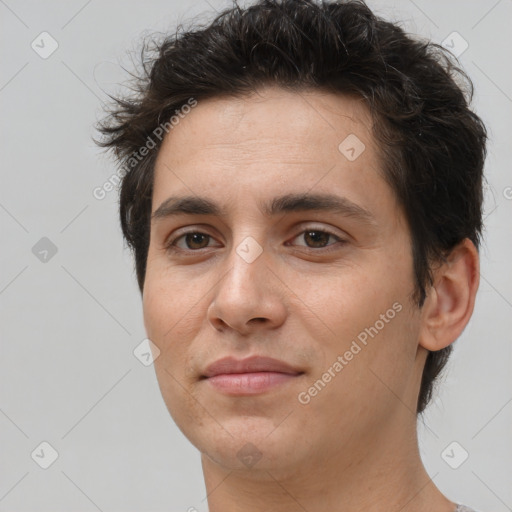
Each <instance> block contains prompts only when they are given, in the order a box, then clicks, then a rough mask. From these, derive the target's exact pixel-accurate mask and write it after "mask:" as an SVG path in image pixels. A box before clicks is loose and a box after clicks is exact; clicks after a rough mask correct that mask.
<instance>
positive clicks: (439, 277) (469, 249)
mask: <svg viewBox="0 0 512 512" xmlns="http://www.w3.org/2000/svg"><path fill="white" fill-rule="evenodd" d="M433 277H434V284H433V285H432V287H431V288H430V290H428V291H427V297H426V299H425V303H424V305H423V308H422V315H421V328H420V337H419V344H420V346H422V347H424V348H426V349H427V350H430V351H437V350H441V349H442V348H445V347H447V346H448V345H450V344H451V343H453V342H454V341H455V340H456V339H457V338H458V337H459V336H460V335H461V333H462V331H463V330H464V328H465V327H466V325H467V323H468V322H469V319H470V318H471V315H472V314H473V309H474V306H475V296H476V292H477V290H478V284H479V282H480V260H479V256H478V252H477V250H476V248H475V246H474V244H473V242H471V240H469V239H468V238H465V239H464V240H463V241H462V242H461V243H460V244H459V245H457V246H456V247H455V248H454V249H453V250H452V251H451V252H450V255H449V256H448V259H447V261H445V262H444V263H443V264H442V265H441V266H440V267H439V268H438V269H436V270H435V271H434V276H433Z"/></svg>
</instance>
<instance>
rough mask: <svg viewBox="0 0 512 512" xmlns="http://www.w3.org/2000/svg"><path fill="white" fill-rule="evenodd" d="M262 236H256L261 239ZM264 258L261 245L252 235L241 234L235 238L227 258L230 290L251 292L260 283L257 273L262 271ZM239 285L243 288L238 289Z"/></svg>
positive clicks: (264, 262)
mask: <svg viewBox="0 0 512 512" xmlns="http://www.w3.org/2000/svg"><path fill="white" fill-rule="evenodd" d="M262 236H263V235H260V236H259V237H258V238H259V239H260V240H261V237H262ZM266 259H267V258H265V257H264V248H263V245H262V244H260V242H258V240H257V239H256V238H255V237H254V236H252V235H241V236H240V237H239V238H238V240H236V239H235V240H234V244H233V247H232V249H231V254H230V255H229V258H228V260H229V262H228V265H229V268H230V269H231V270H230V272H229V273H228V276H229V277H228V281H229V288H230V291H231V292H235V293H236V290H235V289H237V290H238V291H239V292H240V293H245V294H247V293H249V292H252V293H253V292H254V291H255V290H256V289H257V288H258V287H259V285H260V284H261V283H262V279H258V274H261V273H262V272H264V267H265V264H266V261H265V260H266ZM240 287H242V288H243V289H242V290H240Z"/></svg>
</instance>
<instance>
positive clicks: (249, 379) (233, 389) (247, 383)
mask: <svg viewBox="0 0 512 512" xmlns="http://www.w3.org/2000/svg"><path fill="white" fill-rule="evenodd" d="M303 374H304V372H303V371H301V370H298V369H296V368H294V367H293V366H291V365H289V364H287V363H285V362H284V361H279V360H277V359H272V358H269V357H262V356H253V357H250V358H247V359H243V360H236V359H234V358H232V357H226V358H223V359H219V360H218V361H216V362H214V363H213V364H211V365H210V366H208V367H207V369H206V371H205V372H204V375H202V376H201V380H206V381H207V383H208V384H209V385H211V386H212V387H213V389H215V390H216V391H219V392H221V393H224V394H227V395H231V396H237V395H238V396H250V395H256V394H259V393H263V392H265V391H270V390H272V389H275V388H277V387H281V386H283V385H284V384H286V383H289V382H291V381H293V380H294V379H297V378H298V377H300V376H301V375H303Z"/></svg>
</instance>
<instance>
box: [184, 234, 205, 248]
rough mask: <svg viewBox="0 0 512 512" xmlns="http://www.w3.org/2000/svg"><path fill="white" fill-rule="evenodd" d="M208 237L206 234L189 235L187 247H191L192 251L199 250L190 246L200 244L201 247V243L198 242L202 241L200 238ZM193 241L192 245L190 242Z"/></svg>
mask: <svg viewBox="0 0 512 512" xmlns="http://www.w3.org/2000/svg"><path fill="white" fill-rule="evenodd" d="M206 236H207V235H204V234H202V233H189V234H188V235H187V245H188V247H189V248H190V249H192V248H195V249H197V247H190V245H191V244H192V245H193V244H194V243H199V245H201V242H200V241H199V242H198V239H200V238H205V237H206ZM191 239H192V242H191V244H190V243H189V242H190V241H191ZM203 246H204V245H203ZM202 248H203V247H199V249H202Z"/></svg>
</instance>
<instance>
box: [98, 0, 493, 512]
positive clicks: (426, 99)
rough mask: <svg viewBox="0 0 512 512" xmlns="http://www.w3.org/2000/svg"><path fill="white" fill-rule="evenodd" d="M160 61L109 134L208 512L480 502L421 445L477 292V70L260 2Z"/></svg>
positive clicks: (341, 11) (363, 16) (348, 20)
mask: <svg viewBox="0 0 512 512" xmlns="http://www.w3.org/2000/svg"><path fill="white" fill-rule="evenodd" d="M156 50H157V55H156V57H155V58H154V60H153V61H152V62H150V63H149V64H148V62H146V63H145V66H146V69H147V70H148V72H147V74H146V75H144V77H143V78H142V79H141V82H140V90H139V94H138V95H137V96H136V97H132V98H124V99H119V100H118V102H117V106H116V107H115V109H114V111H113V112H112V114H111V116H110V117H108V118H107V119H106V120H105V121H104V122H103V124H102V126H101V130H102V133H103V134H104V136H105V139H104V140H103V141H102V142H101V144H103V145H104V146H105V147H109V148H112V149H113V150H114V151H115V153H116V155H117V157H118V158H119V161H120V163H121V164H122V167H123V169H124V171H125V174H124V176H123V180H122V188H121V194H120V214H121V223H122V228H123V233H124V236H125V237H126V240H127V241H128V243H129V244H130V246H131V247H132V249H133V250H134V253H135V261H136V270H137V277H138V283H139V287H140V290H141V293H142V297H143V313H144V323H145V327H146V330H147V334H148V337H149V339H150V340H151V341H152V343H153V344H154V345H153V350H154V352H155V358H156V360H155V369H156V373H157V377H158V382H159V385H160V389H161V392H162V395H163V398H164V400H165V403H166V405H167V407H168V409H169V412H170V414H171V415H172V417H173V419H174V420H175V422H176V423H177V425H178V426H179V428H180V429H181V430H182V431H183V433H184V434H185V435H186V436H187V438H188V439H189V440H190V441H191V442H192V443H193V444H194V445H195V446H196V447H197V448H198V449H199V450H200V452H201V459H202V466H203V471H204V478H205V484H206V488H207V491H208V505H209V510H210V511H211V512H226V511H229V512H235V511H244V512H256V511H258V512H259V511H266V510H272V511H274V512H281V511H287V512H288V511H295V510H297V511H299V510H300V511H308V512H317V511H325V510H333V511H343V512H353V511H361V510H365V511H383V510H386V511H389V510H396V511H401V512H412V511H414V512H427V511H428V512H434V511H435V512H454V511H455V510H457V511H462V510H470V509H468V508H465V507H463V506H462V505H458V504H457V503H455V502H453V501H451V500H450V499H449V498H448V497H445V496H444V495H443V494H442V493H441V492H440V491H439V490H438V489H437V487H436V486H435V485H434V483H433V482H432V480H431V479H430V478H429V476H428V474H427V473H426V471H425V469H424V467H423V464H422V462H421V459H420V455H419V451H418V445H417V431H416V416H417V414H420V413H422V412H423V411H424V409H425V407H426V406H427V404H428V402H429V400H430V398H431V394H432V386H433V383H434V381H435V378H436V376H437V375H438V374H439V372H440V371H441V370H442V368H443V366H444V365H445V363H446V360H447V358H448V355H449V353H450V349H451V344H452V343H453V342H454V341H455V340H456V339H457V338H458V336H459V335H460V334H461V332H462V331H463V329H464V327H465V326H466V324H467V323H468V321H469V319H470V317H471V314H472V312H473V307H474V302H475V295H476V292H477V288H478V282H479V257H478V251H477V249H478V246H479V240H480V233H481V229H482V212H481V208H482V169H483V164H484V160H485V153H486V150H485V144H486V130H485V127H484V126H483V124H482V122H481V121H480V119H479V118H478V117H477V116H476V115H475V114H474V113H473V112H472V111H471V110H470V109H469V106H468V102H469V99H470V98H467V97H466V94H465V91H463V90H462V89H461V85H457V83H456V80H455V78H461V77H462V78H465V79H466V80H467V83H468V85H469V89H470V93H471V82H470V81H469V79H468V78H467V76H466V75H465V74H464V73H463V72H461V71H460V70H458V69H456V68H455V67H454V65H453V63H452V61H451V60H450V58H449V57H448V55H447V54H445V53H444V52H443V50H442V49H441V48H440V47H438V46H436V45H433V44H429V43H427V42H423V41H417V40H414V39H412V38H410V37H409V36H407V35H406V34H405V33H404V32H403V31H402V30H401V29H400V28H398V27H397V26H395V25H393V24H391V23H389V22H386V21H384V20H382V19H380V18H377V17H376V16H374V15H373V13H372V12H371V11H370V10H369V9H368V7H367V6H366V5H365V4H363V3H362V2H358V1H346V2H333V3H324V4H319V3H315V2H313V1H310V0H300V1H298V0H284V1H264V0H262V1H260V2H258V3H255V4H253V5H252V6H250V7H247V8H245V9H241V8H238V7H234V8H233V9H231V10H228V11H226V12H224V13H222V14H221V15H220V16H218V17H217V18H216V19H215V20H214V21H213V22H212V23H211V25H210V26H208V27H206V28H201V29H197V30H196V31H190V32H187V33H181V34H176V35H175V36H172V37H169V38H167V39H166V40H165V41H163V42H162V43H161V44H160V45H158V47H157V48H156ZM455 75H457V77H456V76H455ZM470 95H471V94H469V96H470ZM156 356H158V357H156Z"/></svg>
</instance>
